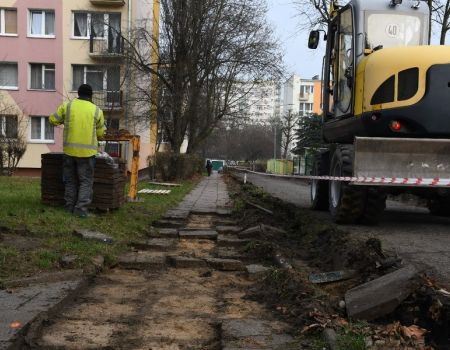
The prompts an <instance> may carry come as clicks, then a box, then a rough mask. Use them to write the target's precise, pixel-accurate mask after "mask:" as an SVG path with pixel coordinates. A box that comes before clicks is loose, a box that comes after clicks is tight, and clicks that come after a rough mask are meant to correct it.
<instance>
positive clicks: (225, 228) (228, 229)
mask: <svg viewBox="0 0 450 350" xmlns="http://www.w3.org/2000/svg"><path fill="white" fill-rule="evenodd" d="M216 231H217V232H219V233H221V234H227V233H238V232H241V231H242V227H240V226H233V225H230V226H229V225H217V226H216Z"/></svg>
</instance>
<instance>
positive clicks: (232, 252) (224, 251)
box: [215, 247, 246, 260]
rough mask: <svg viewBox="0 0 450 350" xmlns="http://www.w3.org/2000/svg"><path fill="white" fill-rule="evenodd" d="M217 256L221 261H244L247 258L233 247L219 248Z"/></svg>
mask: <svg viewBox="0 0 450 350" xmlns="http://www.w3.org/2000/svg"><path fill="white" fill-rule="evenodd" d="M215 256H216V257H217V258H219V259H235V260H244V259H245V258H246V256H245V253H243V252H240V251H239V250H237V249H235V248H233V247H218V248H217V249H216V253H215Z"/></svg>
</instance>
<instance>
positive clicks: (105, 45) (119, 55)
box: [89, 34, 124, 61]
mask: <svg viewBox="0 0 450 350" xmlns="http://www.w3.org/2000/svg"><path fill="white" fill-rule="evenodd" d="M111 37H112V36H110V37H109V38H93V37H91V38H90V40H89V56H90V57H91V58H92V59H94V60H102V61H104V60H121V59H123V58H124V50H123V49H124V39H123V37H122V36H121V35H120V34H119V35H117V36H116V38H111Z"/></svg>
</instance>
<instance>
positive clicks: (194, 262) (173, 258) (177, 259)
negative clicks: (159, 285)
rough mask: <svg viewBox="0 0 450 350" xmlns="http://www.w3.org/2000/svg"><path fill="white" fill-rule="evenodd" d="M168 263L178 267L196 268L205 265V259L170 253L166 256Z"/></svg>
mask: <svg viewBox="0 0 450 350" xmlns="http://www.w3.org/2000/svg"><path fill="white" fill-rule="evenodd" d="M167 261H168V262H169V264H170V265H171V266H173V267H175V268H178V269H180V268H181V269H196V268H201V267H206V261H205V260H202V259H197V258H192V257H186V256H179V255H170V256H168V257H167Z"/></svg>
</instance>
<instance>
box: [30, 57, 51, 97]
mask: <svg viewBox="0 0 450 350" xmlns="http://www.w3.org/2000/svg"><path fill="white" fill-rule="evenodd" d="M32 64H36V65H41V70H42V72H41V76H42V81H41V86H42V88H41V89H36V88H32V87H31V65H32ZM49 65H53V68H50V69H47V68H46V67H47V66H49ZM28 68H29V70H28V90H32V91H56V65H55V64H54V63H30V64H29V65H28ZM47 70H52V71H54V72H55V82H54V85H55V88H54V89H46V88H45V71H47Z"/></svg>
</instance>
